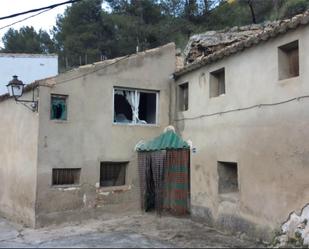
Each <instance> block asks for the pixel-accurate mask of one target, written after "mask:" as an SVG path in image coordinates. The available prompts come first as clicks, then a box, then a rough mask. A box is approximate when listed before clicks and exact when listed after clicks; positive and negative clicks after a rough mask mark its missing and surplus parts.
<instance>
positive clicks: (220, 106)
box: [172, 27, 309, 238]
mask: <svg viewBox="0 0 309 249" xmlns="http://www.w3.org/2000/svg"><path fill="white" fill-rule="evenodd" d="M297 39H298V40H299V51H300V59H299V60H300V76H299V77H295V78H290V79H286V80H281V81H279V80H278V46H281V45H283V44H286V43H289V42H291V41H294V40H297ZM308 51H309V28H308V27H305V28H299V29H298V30H296V31H293V32H290V33H288V34H285V35H284V36H279V37H278V38H276V39H274V40H270V41H268V42H265V43H263V44H260V45H258V46H256V47H254V48H251V49H248V50H245V51H243V52H241V53H238V54H236V55H233V56H230V57H228V58H226V59H223V60H221V61H218V62H216V63H213V64H210V65H207V66H205V67H204V68H201V69H199V70H196V71H194V72H191V73H189V74H186V75H184V76H182V77H181V78H180V79H178V80H177V82H176V84H175V87H176V86H177V84H181V83H184V82H189V110H188V111H185V112H178V111H177V110H176V109H175V108H176V107H175V105H174V107H173V108H172V109H173V110H174V112H175V117H174V124H175V125H177V127H178V130H179V131H180V132H181V134H182V136H183V137H184V138H185V139H190V140H192V142H193V147H194V148H196V153H195V154H192V157H191V160H192V161H191V163H192V165H191V184H192V186H191V197H192V213H193V215H195V216H203V217H205V218H207V219H208V220H211V221H213V222H214V223H215V224H217V225H220V226H223V227H226V228H232V229H237V230H244V231H247V232H248V233H251V232H252V233H254V234H257V233H259V231H258V230H256V229H257V227H259V226H261V227H262V226H263V227H264V228H263V230H262V231H264V232H262V234H260V235H261V237H264V238H265V237H267V236H269V235H270V234H268V233H267V231H266V230H265V227H268V228H270V229H273V228H275V227H279V226H278V225H279V224H280V223H281V222H283V221H284V220H285V219H286V216H287V214H289V213H290V212H291V211H293V210H295V209H298V208H301V207H303V206H304V204H305V203H308V200H309V185H308V177H307V176H308V174H309V143H308V139H309V133H308V127H309V112H308V108H309V99H308V98H303V99H299V101H297V100H296V101H291V102H289V103H286V104H282V105H275V106H265V107H260V108H254V109H250V110H243V111H235V112H230V113H226V114H221V115H214V116H210V117H200V118H198V117H199V116H200V115H204V114H211V113H216V112H222V111H227V110H232V109H238V108H244V107H249V106H252V105H256V104H262V103H276V102H281V101H285V100H288V99H290V98H294V97H299V96H303V95H309V84H308V79H309V71H308V70H307V68H308V67H309V56H308ZM221 67H225V79H226V83H225V84H226V94H225V95H224V96H220V97H216V98H211V99H210V98H209V72H212V71H214V70H217V69H219V68H221ZM173 100H175V91H174V92H173ZM194 117H197V118H194ZM183 118H193V119H191V120H190V119H189V120H188V119H187V120H183ZM175 119H179V120H178V121H175ZM217 161H231V162H237V163H238V178H239V189H240V190H239V194H238V196H237V195H236V196H230V197H227V198H224V197H223V196H220V195H219V194H218V171H217ZM256 225H258V226H256ZM263 233H264V234H263Z"/></svg>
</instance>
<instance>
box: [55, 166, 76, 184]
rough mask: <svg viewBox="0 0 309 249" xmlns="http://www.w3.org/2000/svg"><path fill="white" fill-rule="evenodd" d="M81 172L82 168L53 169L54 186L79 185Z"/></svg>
mask: <svg viewBox="0 0 309 249" xmlns="http://www.w3.org/2000/svg"><path fill="white" fill-rule="evenodd" d="M80 171H81V169H80V168H79V169H78V168H74V169H53V176H52V184H53V185H75V184H79V178H80Z"/></svg>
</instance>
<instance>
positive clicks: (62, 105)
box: [50, 95, 67, 120]
mask: <svg viewBox="0 0 309 249" xmlns="http://www.w3.org/2000/svg"><path fill="white" fill-rule="evenodd" d="M50 117H51V119H56V120H67V96H64V95H51V108H50Z"/></svg>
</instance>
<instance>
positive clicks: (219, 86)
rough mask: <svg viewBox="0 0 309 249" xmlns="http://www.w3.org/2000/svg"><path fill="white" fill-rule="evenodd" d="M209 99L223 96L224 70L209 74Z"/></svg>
mask: <svg viewBox="0 0 309 249" xmlns="http://www.w3.org/2000/svg"><path fill="white" fill-rule="evenodd" d="M209 87H210V89H209V93H210V97H211V98H213V97H218V96H220V95H223V94H225V70H224V68H221V69H219V70H216V71H214V72H211V73H210V84H209Z"/></svg>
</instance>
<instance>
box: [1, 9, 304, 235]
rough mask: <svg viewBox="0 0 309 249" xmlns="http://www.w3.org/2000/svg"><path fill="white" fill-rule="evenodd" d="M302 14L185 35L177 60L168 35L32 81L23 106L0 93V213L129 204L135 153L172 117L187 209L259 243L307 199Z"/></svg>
mask: <svg viewBox="0 0 309 249" xmlns="http://www.w3.org/2000/svg"><path fill="white" fill-rule="evenodd" d="M308 22H309V14H308V13H305V14H303V15H299V16H296V17H294V18H293V19H291V20H286V21H281V22H276V23H273V24H270V25H266V26H264V27H258V26H255V25H253V26H250V27H245V28H244V27H243V28H233V29H232V30H230V31H228V32H226V31H224V32H217V33H216V32H212V33H208V34H206V35H204V36H203V35H202V36H197V37H193V40H191V41H190V43H189V44H188V47H187V49H186V50H185V53H186V58H185V65H184V66H183V67H182V68H181V69H179V68H178V67H179V64H178V63H179V60H177V58H176V57H175V47H174V45H173V44H168V45H166V46H163V47H160V48H157V49H153V50H149V51H146V52H142V53H137V54H134V55H131V56H126V57H122V58H117V59H115V60H108V61H103V62H99V63H95V64H94V65H87V66H83V67H80V68H78V69H75V70H72V71H69V72H67V73H65V74H61V75H59V76H57V77H55V78H49V79H45V80H40V81H37V82H35V83H33V84H31V85H29V86H27V88H26V94H25V95H24V96H23V97H24V98H27V97H30V95H32V92H33V91H34V93H35V94H36V96H37V98H38V101H39V102H38V103H39V104H38V112H35V113H33V112H30V111H28V110H26V109H25V108H24V107H23V106H22V105H17V104H16V103H15V101H14V100H13V99H11V98H9V97H8V95H4V96H1V97H0V112H1V114H2V119H1V123H0V137H1V139H2V140H1V142H2V150H1V152H0V162H1V165H0V180H1V182H2V183H3V187H2V188H1V189H0V212H1V213H2V214H3V215H5V216H6V217H10V218H12V219H15V220H19V221H21V222H23V223H25V224H28V225H31V226H36V227H38V226H43V225H45V224H49V223H51V222H60V221H65V220H71V219H76V218H78V219H81V218H86V217H94V216H95V215H96V214H97V213H99V212H104V211H107V210H112V211H114V212H116V211H120V212H121V211H124V210H139V208H140V200H139V178H138V173H137V153H136V151H135V150H134V148H135V146H136V144H137V143H138V142H139V141H140V140H150V139H151V138H153V137H156V136H158V135H159V134H160V133H161V132H162V131H163V129H164V127H166V126H168V125H173V126H174V127H176V129H177V131H178V132H179V133H180V134H181V136H182V138H183V139H185V140H186V141H188V142H189V144H191V156H190V160H191V162H190V164H191V165H190V169H191V172H190V176H191V179H190V183H191V190H190V191H191V214H192V216H193V217H199V218H203V219H206V220H207V222H210V223H212V224H213V225H216V226H219V227H221V228H224V229H230V230H233V231H244V232H246V233H248V234H249V235H253V236H258V237H261V238H265V239H270V237H271V235H272V232H273V231H274V230H275V229H276V228H278V227H279V225H280V224H281V223H282V222H283V221H284V220H285V219H286V218H287V216H288V214H289V213H290V212H292V211H294V210H298V209H300V208H301V207H303V206H304V205H305V204H306V203H307V202H308V200H309V189H308V187H309V186H308V181H307V175H308V173H309V168H308V164H309V144H308V142H307V140H308V132H307V128H308V125H309V113H308V107H309V102H308V95H309V85H308V82H307V81H308V79H309V73H308V72H307V71H306V68H307V67H308V66H309V57H308V56H307V54H308V52H307V51H309V26H308V25H307V24H308ZM224 34H226V35H224ZM209 37H210V38H211V39H208V38H209ZM199 39H200V40H199Z"/></svg>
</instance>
